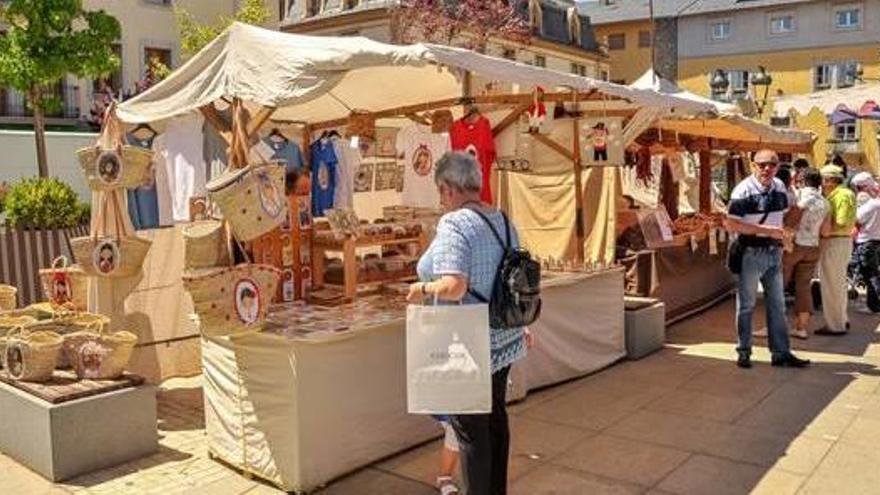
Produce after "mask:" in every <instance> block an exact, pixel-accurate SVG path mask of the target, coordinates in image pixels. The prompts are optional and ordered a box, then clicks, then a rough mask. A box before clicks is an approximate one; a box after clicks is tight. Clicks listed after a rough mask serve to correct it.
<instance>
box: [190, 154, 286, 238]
mask: <svg viewBox="0 0 880 495" xmlns="http://www.w3.org/2000/svg"><path fill="white" fill-rule="evenodd" d="M206 187H207V189H208V194H209V195H210V196H211V199H212V200H213V201H214V204H215V205H217V207H218V208H219V209H220V213H222V214H223V218H224V219H226V220H227V221H228V222H229V225H230V226H232V233H233V234H234V235H235V237H236V238H237V239H238V240H239V241H241V242H247V241H252V240H254V239H256V238H257V237H260V236H261V235H263V234H265V233H267V232H270V231H272V230H275V228H277V227H278V226H280V225H281V224H282V223H284V220H285V219H286V218H287V208H288V205H287V198H286V197H285V196H284V167H282V166H279V165H277V164H268V165H257V166H249V167H245V168H243V169H238V170H227V171H226V172H224V173H223V174H221V175H220V176H219V177H217V178H216V179H214V180H212V181H211V182H210V183H209V184H208V185H207V186H206Z"/></svg>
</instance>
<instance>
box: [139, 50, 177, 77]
mask: <svg viewBox="0 0 880 495" xmlns="http://www.w3.org/2000/svg"><path fill="white" fill-rule="evenodd" d="M154 60H155V61H157V62H160V63H162V65H164V66H165V67H168V68H169V69H170V68H171V50H169V49H167V48H150V47H146V48H144V74H145V75H146V76H147V77H150V78H152V77H153V71H152V66H153V64H152V62H153V61H154Z"/></svg>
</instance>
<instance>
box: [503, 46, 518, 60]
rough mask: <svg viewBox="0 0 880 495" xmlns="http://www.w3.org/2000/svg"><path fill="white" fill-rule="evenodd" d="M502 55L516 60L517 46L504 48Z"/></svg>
mask: <svg viewBox="0 0 880 495" xmlns="http://www.w3.org/2000/svg"><path fill="white" fill-rule="evenodd" d="M501 56H502V57H503V58H506V59H507V60H516V48H504V49H503V50H502V51H501Z"/></svg>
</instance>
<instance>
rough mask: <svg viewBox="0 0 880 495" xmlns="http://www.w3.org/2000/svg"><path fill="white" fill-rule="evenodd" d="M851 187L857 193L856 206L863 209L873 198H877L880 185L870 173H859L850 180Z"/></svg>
mask: <svg viewBox="0 0 880 495" xmlns="http://www.w3.org/2000/svg"><path fill="white" fill-rule="evenodd" d="M850 185H851V186H852V188H853V190H854V191H855V193H856V204H857V205H858V206H859V207H861V206H862V205H863V204H865V203H867V202H868V200H870V199H871V198H873V197H876V196H877V192H878V189H880V185H878V184H877V181H876V180H875V179H874V176H873V175H871V174H869V173H868V172H859V173H857V174H856V175H854V176H853V178H852V180H850Z"/></svg>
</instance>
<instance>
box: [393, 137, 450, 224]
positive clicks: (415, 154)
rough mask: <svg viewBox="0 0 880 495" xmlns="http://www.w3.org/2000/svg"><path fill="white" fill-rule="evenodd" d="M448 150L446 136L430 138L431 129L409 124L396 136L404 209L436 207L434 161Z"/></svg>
mask: <svg viewBox="0 0 880 495" xmlns="http://www.w3.org/2000/svg"><path fill="white" fill-rule="evenodd" d="M450 149H451V147H450V144H449V135H448V134H434V133H432V132H431V128H430V127H429V126H426V125H421V124H415V123H414V124H411V125H408V126H406V127H403V128H401V129H400V131H399V132H398V133H397V154H398V157H399V158H400V159H401V160H402V161H403V165H404V167H403V196H402V198H401V202H402V203H403V204H404V205H406V206H424V207H432V208H436V207H438V206H440V195H439V193H438V192H437V186H436V185H435V184H434V168H435V165H436V163H437V160H439V159H440V157H441V156H443V154H444V153H446V152H447V151H449V150H450Z"/></svg>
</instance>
